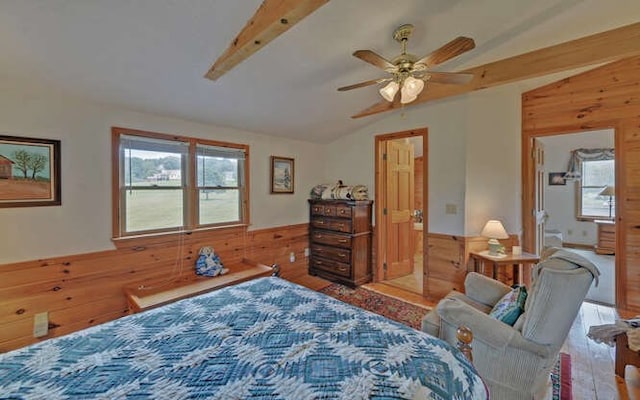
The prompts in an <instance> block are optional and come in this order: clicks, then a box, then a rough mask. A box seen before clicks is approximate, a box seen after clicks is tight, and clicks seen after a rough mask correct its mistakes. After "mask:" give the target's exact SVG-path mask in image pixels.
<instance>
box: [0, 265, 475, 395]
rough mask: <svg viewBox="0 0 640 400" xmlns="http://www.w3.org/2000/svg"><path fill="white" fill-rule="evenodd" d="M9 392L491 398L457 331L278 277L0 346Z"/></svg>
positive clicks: (2, 379)
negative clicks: (426, 327) (450, 334)
mask: <svg viewBox="0 0 640 400" xmlns="http://www.w3.org/2000/svg"><path fill="white" fill-rule="evenodd" d="M0 398H2V399H5V398H10V399H41V398H42V399H45V398H46V399H67V398H71V399H85V398H87V399H88V398H91V399H95V398H104V399H124V398H126V399H172V400H177V399H189V398H198V399H203V398H207V399H296V400H303V399H415V398H425V399H427V398H428V399H474V400H476V399H487V398H488V395H487V391H486V388H485V385H484V383H483V382H482V380H481V379H480V377H479V376H478V375H477V373H476V372H475V370H474V368H473V367H472V366H471V365H470V363H469V362H468V361H467V359H466V358H465V357H464V356H463V355H462V354H461V353H460V352H459V351H458V350H456V349H454V348H452V347H451V346H449V345H448V344H447V343H445V342H443V341H441V340H439V339H436V338H434V337H432V336H429V335H427V334H425V333H423V332H420V331H417V330H414V329H412V328H410V327H407V326H405V325H402V324H399V323H397V322H394V321H391V320H389V319H386V318H384V317H382V316H379V315H376V314H373V313H370V312H368V311H365V310H362V309H359V308H356V307H353V306H350V305H348V304H345V303H343V302H340V301H338V300H336V299H333V298H331V297H328V296H326V295H324V294H321V293H318V292H315V291H312V290H309V289H306V288H304V287H302V286H298V285H296V284H293V283H290V282H288V281H285V280H283V279H280V278H277V277H268V278H260V279H256V280H252V281H248V282H244V283H241V284H238V285H235V286H231V287H227V288H224V289H220V290H218V291H215V292H211V293H208V294H204V295H201V296H198V297H193V298H190V299H185V300H182V301H179V302H176V303H172V304H169V305H166V306H163V307H161V308H157V309H153V310H149V311H146V312H143V313H140V314H135V315H130V316H127V317H124V318H121V319H118V320H115V321H111V322H109V323H106V324H103V325H99V326H95V327H92V328H89V329H85V330H82V331H79V332H75V333H73V334H70V335H67V336H63V337H59V338H54V339H51V340H47V341H44V342H41V343H38V344H35V345H32V346H29V347H26V348H22V349H18V350H15V351H12V352H9V353H6V354H0Z"/></svg>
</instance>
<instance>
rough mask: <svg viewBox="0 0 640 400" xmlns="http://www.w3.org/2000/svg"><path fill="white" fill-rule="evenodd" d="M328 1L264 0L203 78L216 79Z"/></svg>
mask: <svg viewBox="0 0 640 400" xmlns="http://www.w3.org/2000/svg"><path fill="white" fill-rule="evenodd" d="M328 2H329V0H264V1H263V2H262V4H261V5H260V7H259V8H258V10H257V11H256V13H255V14H254V15H253V17H251V19H250V20H249V21H248V22H247V24H246V25H245V27H244V28H242V31H240V33H239V34H238V36H236V38H235V39H233V41H232V42H231V44H230V45H229V47H228V48H227V49H226V50H225V52H224V53H223V54H222V55H221V56H220V57H219V58H218V59H217V60H216V61H215V63H214V64H213V66H212V67H211V68H210V69H209V71H208V72H207V73H206V74H205V77H206V78H208V79H211V80H212V81H214V80H216V79H218V78H219V77H221V76H222V75H224V74H225V73H226V72H228V71H230V70H231V69H232V68H233V67H235V66H236V65H238V64H240V63H241V62H242V61H244V60H246V59H247V58H249V57H250V56H251V55H252V54H253V53H255V52H256V51H258V50H260V49H261V48H263V47H264V46H266V45H267V43H269V42H271V41H272V40H273V39H275V38H277V37H278V36H280V35H281V34H282V33H284V32H286V31H287V30H288V29H289V28H291V27H292V26H294V25H295V24H297V23H298V22H300V21H302V20H303V19H304V18H305V17H306V16H307V15H309V14H311V13H312V12H314V11H315V10H317V9H318V8H320V7H321V6H323V5H324V4H326V3H328Z"/></svg>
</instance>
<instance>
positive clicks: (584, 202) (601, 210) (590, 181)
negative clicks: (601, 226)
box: [578, 159, 615, 219]
mask: <svg viewBox="0 0 640 400" xmlns="http://www.w3.org/2000/svg"><path fill="white" fill-rule="evenodd" d="M580 175H581V179H580V180H579V181H578V208H579V210H578V217H579V218H582V219H599V218H609V201H610V200H611V202H612V204H611V206H612V207H611V215H612V216H615V198H613V197H611V198H609V196H601V195H600V192H602V190H603V189H604V188H605V187H607V186H614V185H615V161H614V160H613V159H608V160H593V161H591V160H583V161H582V170H581V174H580Z"/></svg>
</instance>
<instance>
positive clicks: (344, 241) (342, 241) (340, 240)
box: [338, 239, 347, 243]
mask: <svg viewBox="0 0 640 400" xmlns="http://www.w3.org/2000/svg"><path fill="white" fill-rule="evenodd" d="M338 243H347V239H338Z"/></svg>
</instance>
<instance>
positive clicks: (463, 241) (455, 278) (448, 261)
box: [425, 233, 518, 301]
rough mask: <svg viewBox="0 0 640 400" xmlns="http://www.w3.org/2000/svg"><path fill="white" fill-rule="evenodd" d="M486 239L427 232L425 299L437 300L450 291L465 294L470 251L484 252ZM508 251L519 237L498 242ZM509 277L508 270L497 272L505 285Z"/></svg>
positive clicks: (511, 237)
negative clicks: (465, 279)
mask: <svg viewBox="0 0 640 400" xmlns="http://www.w3.org/2000/svg"><path fill="white" fill-rule="evenodd" d="M487 241H488V239H487V238H485V237H482V236H461V235H446V234H441V233H428V234H427V243H428V246H429V250H428V257H427V260H428V261H427V272H426V273H425V279H426V281H427V284H426V287H427V292H426V296H425V297H427V298H428V299H430V300H433V301H437V300H438V299H441V298H442V297H444V296H446V295H447V293H449V292H450V291H451V290H457V291H460V292H464V278H465V277H466V276H467V271H469V252H471V251H482V250H486V249H487ZM500 243H502V245H504V246H505V248H506V249H507V250H509V249H511V247H512V246H513V245H517V244H518V237H517V236H515V235H512V236H510V237H509V239H505V240H500ZM511 278H512V276H511V271H510V270H509V269H508V268H504V269H501V270H500V271H499V272H498V279H499V280H500V281H502V282H507V281H508V280H510V279H511Z"/></svg>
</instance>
